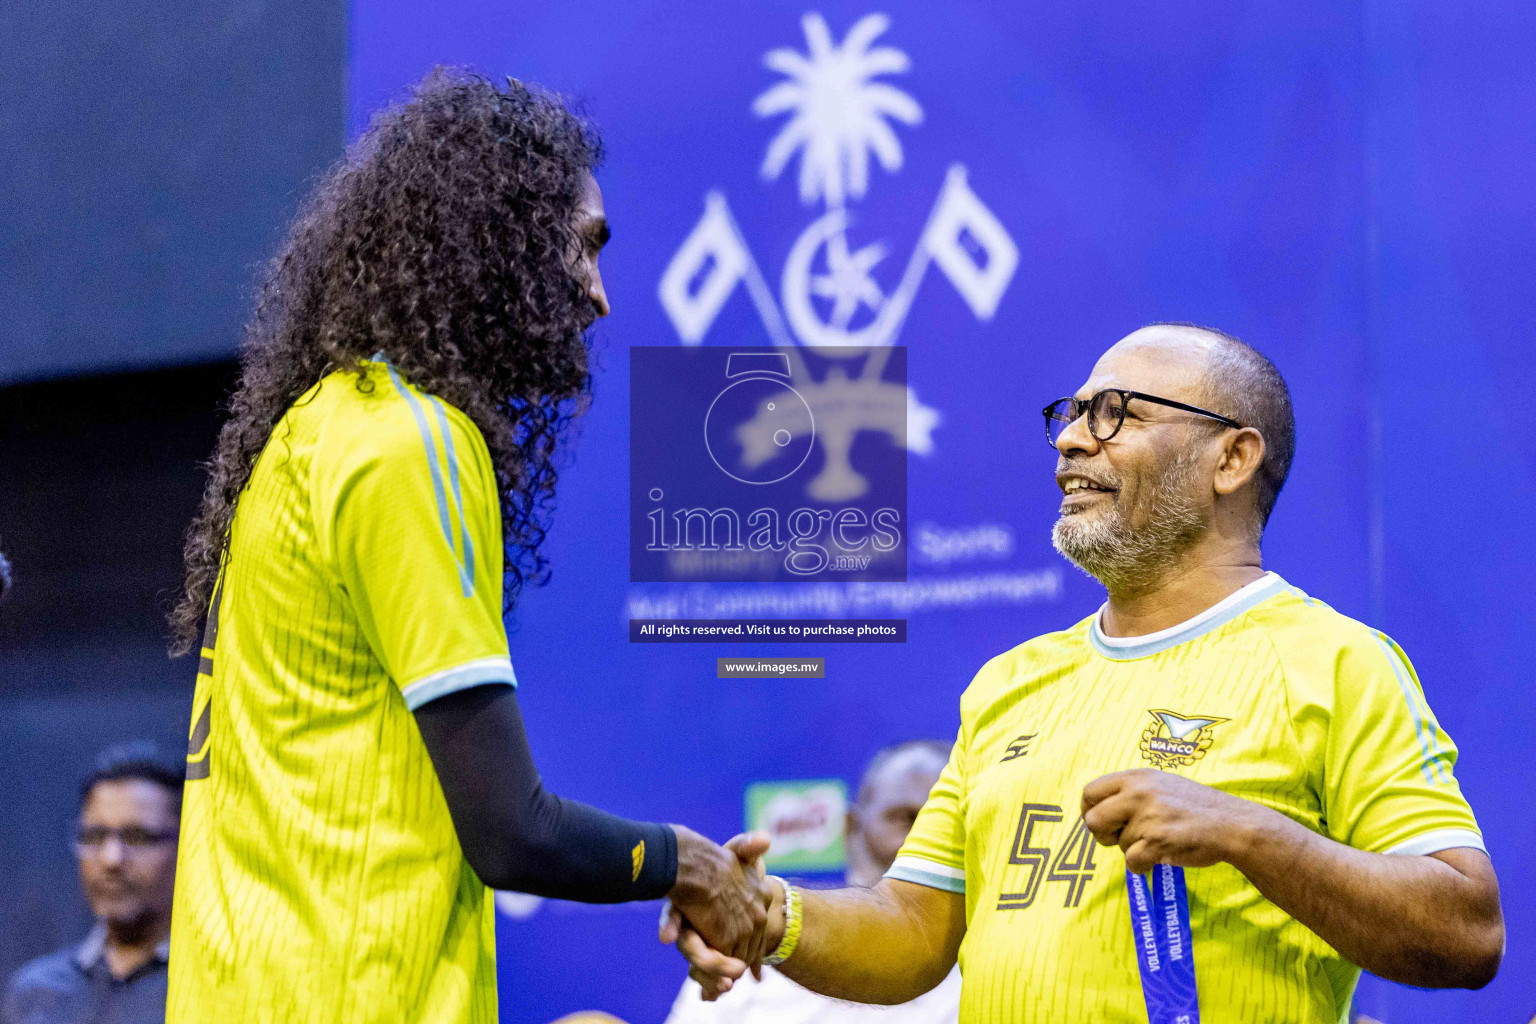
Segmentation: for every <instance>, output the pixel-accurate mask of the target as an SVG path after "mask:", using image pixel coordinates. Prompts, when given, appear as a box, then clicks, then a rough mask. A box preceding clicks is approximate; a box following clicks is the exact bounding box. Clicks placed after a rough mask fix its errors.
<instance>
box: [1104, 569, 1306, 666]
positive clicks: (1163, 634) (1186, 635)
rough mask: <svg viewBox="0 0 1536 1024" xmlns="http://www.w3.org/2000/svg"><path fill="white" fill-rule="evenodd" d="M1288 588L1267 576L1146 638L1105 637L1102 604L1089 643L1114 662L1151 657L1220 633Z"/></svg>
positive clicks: (1275, 574) (1286, 585)
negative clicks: (1230, 623)
mask: <svg viewBox="0 0 1536 1024" xmlns="http://www.w3.org/2000/svg"><path fill="white" fill-rule="evenodd" d="M1288 586H1289V584H1288V583H1286V582H1285V580H1283V579H1281V578H1280V575H1279V574H1278V573H1273V572H1266V573H1265V574H1264V575H1263V576H1260V577H1259V578H1258V579H1256V580H1254V581H1253V582H1252V583H1250V584H1248V585H1247V586H1246V587H1242V588H1241V589H1239V590H1235V591H1233V592H1232V593H1230V594H1228V595H1227V596H1226V597H1224V598H1222V599H1221V600H1220V601H1218V602H1216V603H1215V604H1213V605H1211V606H1210V607H1209V608H1207V609H1206V610H1205V611H1203V612H1201V613H1200V614H1199V615H1196V616H1195V617H1194V618H1192V619H1186V620H1185V621H1183V622H1181V623H1179V624H1178V625H1177V626H1169V627H1168V628H1167V629H1162V630H1158V631H1157V632H1156V633H1148V634H1146V635H1145V636H1105V635H1104V632H1103V630H1102V629H1100V627H1099V620H1100V619H1101V618H1102V617H1103V615H1104V609H1105V608H1107V607H1108V605H1107V604H1105V605H1103V606H1101V607H1100V608H1099V610H1098V611H1097V612H1095V613H1094V616H1093V622H1092V623H1090V624H1089V626H1088V642H1089V643H1091V644H1093V649H1094V650H1096V651H1098V652H1099V653H1100V654H1102V655H1104V657H1106V658H1110V659H1112V660H1114V661H1134V660H1135V659H1137V658H1145V657H1147V656H1148V655H1150V654H1158V653H1161V652H1162V651H1166V650H1169V649H1170V648H1173V647H1177V646H1179V644H1182V643H1188V642H1189V641H1190V640H1193V639H1194V638H1195V637H1197V636H1202V635H1204V634H1206V633H1209V632H1210V631H1211V630H1213V629H1219V628H1220V627H1222V626H1224V625H1226V624H1227V623H1228V622H1231V621H1232V620H1233V619H1235V618H1237V617H1238V616H1239V615H1244V614H1246V613H1247V612H1248V611H1249V609H1251V608H1254V607H1255V606H1257V605H1259V604H1261V603H1263V602H1265V601H1268V600H1269V599H1270V598H1271V597H1274V596H1275V595H1276V594H1278V593H1280V592H1281V591H1282V590H1285V589H1286V588H1287V587H1288Z"/></svg>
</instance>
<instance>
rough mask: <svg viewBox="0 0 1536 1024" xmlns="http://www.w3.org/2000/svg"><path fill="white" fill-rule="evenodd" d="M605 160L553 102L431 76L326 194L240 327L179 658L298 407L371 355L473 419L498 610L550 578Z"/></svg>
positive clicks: (522, 91)
mask: <svg viewBox="0 0 1536 1024" xmlns="http://www.w3.org/2000/svg"><path fill="white" fill-rule="evenodd" d="M601 159H602V143H601V141H600V139H599V137H598V135H597V132H596V129H595V128H594V127H593V126H592V125H591V124H590V123H589V122H588V121H586V120H585V119H583V118H582V117H580V116H578V115H577V114H575V113H573V112H572V111H571V110H570V109H569V108H568V107H567V106H566V104H565V103H564V102H562V101H561V100H560V98H559V97H557V96H554V95H552V94H549V93H546V92H544V91H542V90H539V89H537V88H530V87H528V86H525V85H523V84H522V83H520V82H517V81H516V80H514V79H510V78H509V79H508V80H507V84H506V86H505V87H504V88H503V87H500V86H498V85H496V84H495V83H493V82H491V81H490V80H489V79H487V78H485V77H483V76H481V75H476V74H472V73H470V72H467V71H464V70H462V69H449V68H438V69H436V70H434V71H433V72H432V73H431V74H429V75H428V76H427V77H426V78H425V79H423V80H422V82H421V83H419V84H418V85H417V86H416V87H415V89H414V90H413V93H412V95H411V96H410V97H409V98H408V99H407V100H406V101H405V102H403V103H401V104H398V105H396V106H394V107H391V108H389V109H387V110H385V111H383V112H381V113H379V114H378V115H376V116H375V117H374V119H373V122H372V123H371V125H370V126H369V128H368V130H367V131H366V132H364V133H363V135H362V136H361V137H360V138H359V139H358V140H357V141H356V142H355V143H354V144H353V145H352V146H351V147H350V148H349V149H348V151H347V153H346V155H345V156H344V157H343V158H342V159H341V160H340V161H339V162H338V163H337V164H336V166H334V167H333V168H331V170H330V171H329V172H327V173H326V175H325V176H324V177H323V178H322V179H321V180H320V182H319V183H318V185H317V186H316V188H315V189H314V191H313V192H312V193H311V194H310V196H309V197H308V199H307V200H306V201H305V202H304V204H303V206H302V207H301V209H300V211H299V213H298V215H297V217H296V218H295V220H294V222H293V225H292V227H291V228H290V230H289V232H288V235H287V239H286V241H285V242H284V243H283V245H282V247H281V249H280V250H279V251H278V253H277V255H276V256H275V257H274V258H273V259H272V261H271V263H270V264H268V265H267V268H266V270H265V273H264V275H263V278H262V281H261V284H260V287H259V290H258V293H257V298H256V307H255V312H254V315H253V317H252V320H251V322H250V324H249V325H248V326H247V327H246V331H245V337H244V342H243V345H242V354H241V377H240V384H239V387H238V388H237V390H236V392H235V394H234V396H233V398H232V399H231V400H230V408H229V419H228V420H227V421H226V422H225V424H224V427H223V429H222V430H221V431H220V433H219V440H218V444H217V446H216V448H215V450H214V453H213V457H212V459H211V460H210V461H209V462H208V464H207V469H208V473H209V479H208V486H207V489H206V491H205V492H204V495H203V501H202V507H201V509H200V510H199V511H198V514H197V516H196V518H195V519H194V520H193V523H192V527H191V529H190V531H189V532H188V536H187V542H186V550H185V559H186V573H187V575H186V585H185V589H184V590H183V592H182V594H181V597H180V599H179V600H178V601H177V603H176V606H175V608H174V609H173V610H172V611H171V614H170V621H171V629H172V634H173V647H172V651H173V653H177V654H180V653H184V652H186V651H188V650H190V649H192V647H193V645H194V644H195V643H196V642H197V633H198V629H199V625H200V623H201V621H202V619H203V617H204V615H205V613H206V609H207V607H208V602H209V600H210V598H211V594H212V591H213V587H214V583H215V581H216V578H217V576H218V572H219V567H220V564H221V562H222V560H223V558H224V555H225V551H226V546H227V542H228V537H229V529H230V524H231V523H232V522H233V520H234V515H235V503H236V501H237V500H238V499H239V496H240V493H241V491H242V490H243V489H244V488H245V485H246V483H247V481H248V480H249V479H250V475H251V469H252V467H253V466H254V465H255V462H256V458H257V456H258V455H259V454H260V453H261V450H262V448H263V447H264V446H265V445H266V443H267V439H268V437H269V436H270V434H271V433H272V430H273V428H274V426H276V424H277V423H278V421H279V420H280V419H281V418H282V416H283V414H284V412H286V411H287V409H288V408H289V407H290V406H291V405H292V404H293V402H294V401H295V400H296V399H298V398H299V397H300V396H301V395H303V394H304V392H305V391H307V390H308V389H309V388H310V387H311V386H312V385H314V384H315V383H316V382H317V381H319V380H320V379H321V378H322V377H324V376H325V375H327V374H329V373H331V372H333V371H336V370H353V371H356V372H358V373H359V374H360V377H359V380H358V387H359V388H360V389H363V390H368V389H370V388H371V387H372V386H373V382H372V381H370V380H369V378H368V375H367V370H366V367H363V366H362V365H360V361H361V360H364V359H367V358H369V357H370V356H372V355H373V354H374V353H376V352H383V353H384V354H385V356H387V357H388V359H389V360H390V361H391V362H392V363H394V365H395V366H396V367H398V369H399V371H400V373H401V374H402V375H403V376H404V377H405V378H406V379H407V380H409V381H410V382H411V383H412V384H413V385H414V386H416V387H417V388H420V389H421V390H422V391H425V392H428V393H430V394H433V395H436V396H438V397H439V398H441V399H442V400H443V401H445V402H448V403H450V404H452V405H454V406H456V407H457V408H459V409H460V410H462V411H463V412H464V413H465V415H467V416H468V417H469V418H470V419H471V420H473V421H474V423H475V425H476V426H477V427H479V428H480V432H481V433H482V434H483V435H484V436H485V441H486V444H487V446H488V447H489V448H490V453H491V460H492V462H493V463H494V465H495V469H496V480H497V484H498V489H499V490H500V492H501V515H502V540H503V544H504V546H505V549H506V554H507V557H506V567H507V580H506V607H507V608H508V609H509V610H510V609H511V607H512V605H513V604H514V603H515V602H516V600H517V596H518V594H519V592H520V591H521V588H522V586H523V584H524V583H525V582H528V581H532V582H534V583H539V582H543V581H544V580H545V579H547V576H548V566H547V564H546V562H545V560H544V558H543V556H542V555H541V554H540V553H539V546H540V544H541V543H542V541H543V539H544V534H545V530H546V528H547V514H548V512H549V511H550V508H551V503H552V500H553V496H554V487H555V480H556V476H557V472H556V466H555V462H554V456H555V454H556V451H557V446H558V444H559V442H560V440H561V437H562V435H563V434H564V429H565V427H566V426H567V425H568V423H569V421H570V420H571V418H572V417H573V416H575V415H576V414H577V413H578V412H579V411H580V409H581V408H583V407H584V405H585V401H586V399H587V398H588V396H589V395H590V388H591V373H590V370H589V367H588V350H587V340H586V337H585V331H586V328H587V327H588V326H590V324H591V323H592V321H593V319H594V318H595V315H596V314H595V312H594V307H593V304H592V301H591V299H590V298H589V297H588V294H587V282H586V281H585V280H584V279H582V278H581V276H580V274H579V273H578V272H576V271H575V270H573V268H575V267H577V266H578V265H579V257H580V253H581V251H582V248H581V241H580V239H579V237H578V235H577V230H576V227H575V224H574V220H575V213H576V209H577V205H578V202H579V199H580V196H581V193H582V189H583V188H584V186H585V184H586V180H587V176H588V175H589V174H590V173H591V172H592V171H593V170H594V169H595V168H596V167H597V166H598V164H599V163H600V162H601Z"/></svg>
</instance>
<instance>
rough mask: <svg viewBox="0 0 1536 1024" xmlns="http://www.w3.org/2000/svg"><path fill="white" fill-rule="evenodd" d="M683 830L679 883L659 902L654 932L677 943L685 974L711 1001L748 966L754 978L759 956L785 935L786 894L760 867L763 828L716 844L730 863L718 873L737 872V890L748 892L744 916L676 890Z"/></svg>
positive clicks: (764, 839) (705, 898)
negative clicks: (657, 928) (738, 883)
mask: <svg viewBox="0 0 1536 1024" xmlns="http://www.w3.org/2000/svg"><path fill="white" fill-rule="evenodd" d="M683 831H685V830H681V829H680V830H679V832H678V836H679V842H678V845H679V858H678V864H679V870H678V878H679V884H678V887H677V888H674V889H673V891H672V894H671V895H670V896H669V897H668V898H667V900H666V902H665V903H664V904H663V905H662V910H661V923H660V927H659V930H658V937H659V938H660V939H661V941H662V942H666V943H676V944H677V949H678V952H680V953H682V954H683V957H684V959H686V960H687V961H688V976H689V977H690V978H692V979H693V980H694V981H696V982H698V983H699V986H700V987H701V988H702V989H703V990H704V999H705V1000H706V1001H710V1002H712V1001H714V1000H715V999H718V998H719V997H720V996H722V995H724V994H725V993H726V992H729V991H730V989H731V985H732V984H733V983H734V982H735V981H736V980H737V979H739V978H740V977H741V976H742V975H743V974H745V973H746V972H747V971H749V970H750V971H751V972H752V974H753V976H754V977H761V976H762V962H763V957H765V956H767V955H768V954H769V953H771V952H772V951H773V950H774V949H775V948H776V947H777V946H778V944H779V941H780V939H781V938H782V937H783V930H784V920H783V918H784V914H783V899H784V893H783V891H782V889H781V888H780V887H779V886H778V885H776V884H774V883H772V882H771V881H769V880H768V878H767V876H766V874H765V872H764V870H763V864H762V858H763V854H765V853H767V852H768V837H767V835H765V834H764V833H762V832H749V833H745V834H743V835H739V836H737V837H735V838H734V839H732V840H731V841H730V842H728V843H726V844H725V846H724V848H721V847H715V849H716V850H719V851H720V852H721V853H722V854H723V855H724V856H723V857H721V858H719V859H720V860H721V861H726V860H728V861H730V862H731V863H730V865H729V867H725V866H723V865H722V867H721V871H722V874H725V875H729V876H730V877H731V878H732V879H735V878H737V877H740V879H741V882H742V884H741V886H740V888H741V890H742V891H745V892H750V893H751V894H752V895H751V897H750V899H749V900H748V901H747V902H746V903H745V904H744V907H745V911H746V913H745V916H744V917H743V916H738V915H736V914H733V913H726V914H724V915H722V914H721V908H718V907H716V906H715V905H714V903H713V900H712V899H711V898H710V897H709V896H707V895H703V894H696V893H694V892H685V891H680V890H682V889H683V886H682V881H681V880H682V877H683V873H682V868H681V865H682V856H681V848H682V833H683ZM703 841H704V842H708V840H703ZM710 845H711V846H713V845H714V844H712V843H711V844H710ZM722 918H724V919H722ZM748 920H750V922H751V924H750V927H748V925H747V922H748Z"/></svg>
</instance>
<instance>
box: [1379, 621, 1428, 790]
mask: <svg viewBox="0 0 1536 1024" xmlns="http://www.w3.org/2000/svg"><path fill="white" fill-rule="evenodd" d="M1371 635H1372V636H1374V637H1375V638H1376V643H1377V645H1379V646H1380V647H1381V653H1382V654H1383V655H1385V656H1386V659H1387V663H1388V664H1390V665H1391V666H1392V674H1393V675H1395V676H1397V685H1398V688H1399V689H1400V690H1402V691H1403V699H1404V700H1405V701H1407V702H1408V710H1409V712H1410V713H1411V714H1412V715H1413V730H1414V733H1415V734H1416V735H1417V736H1418V738H1419V750H1420V751H1421V752H1422V753H1423V755H1424V762H1423V763H1422V764H1420V765H1419V770H1420V771H1421V772H1423V773H1424V781H1425V782H1428V783H1430V784H1431V785H1433V784H1434V783H1435V782H1436V778H1435V777H1436V776H1439V777H1440V778H1439V781H1441V782H1444V781H1447V776H1446V773H1445V766H1444V765H1443V764H1441V763H1440V749H1439V747H1440V741H1439V740H1438V739H1437V738H1436V736H1435V725H1434V722H1433V720H1431V721H1430V725H1429V729H1430V734H1429V737H1428V738H1426V737H1425V735H1424V716H1423V715H1421V714H1419V705H1418V702H1416V701H1415V700H1414V690H1415V687H1414V685H1413V681H1412V680H1410V679H1409V678H1408V673H1407V671H1406V670H1405V668H1404V666H1403V660H1402V659H1401V658H1399V657H1398V656H1397V652H1396V651H1394V650H1393V649H1392V648H1391V646H1390V645H1388V644H1387V642H1386V640H1385V639H1383V638H1382V635H1381V633H1379V632H1377V631H1375V630H1372V631H1371ZM1425 708H1426V709H1427V708H1428V704H1426V705H1425ZM1431 768H1433V771H1431Z"/></svg>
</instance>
